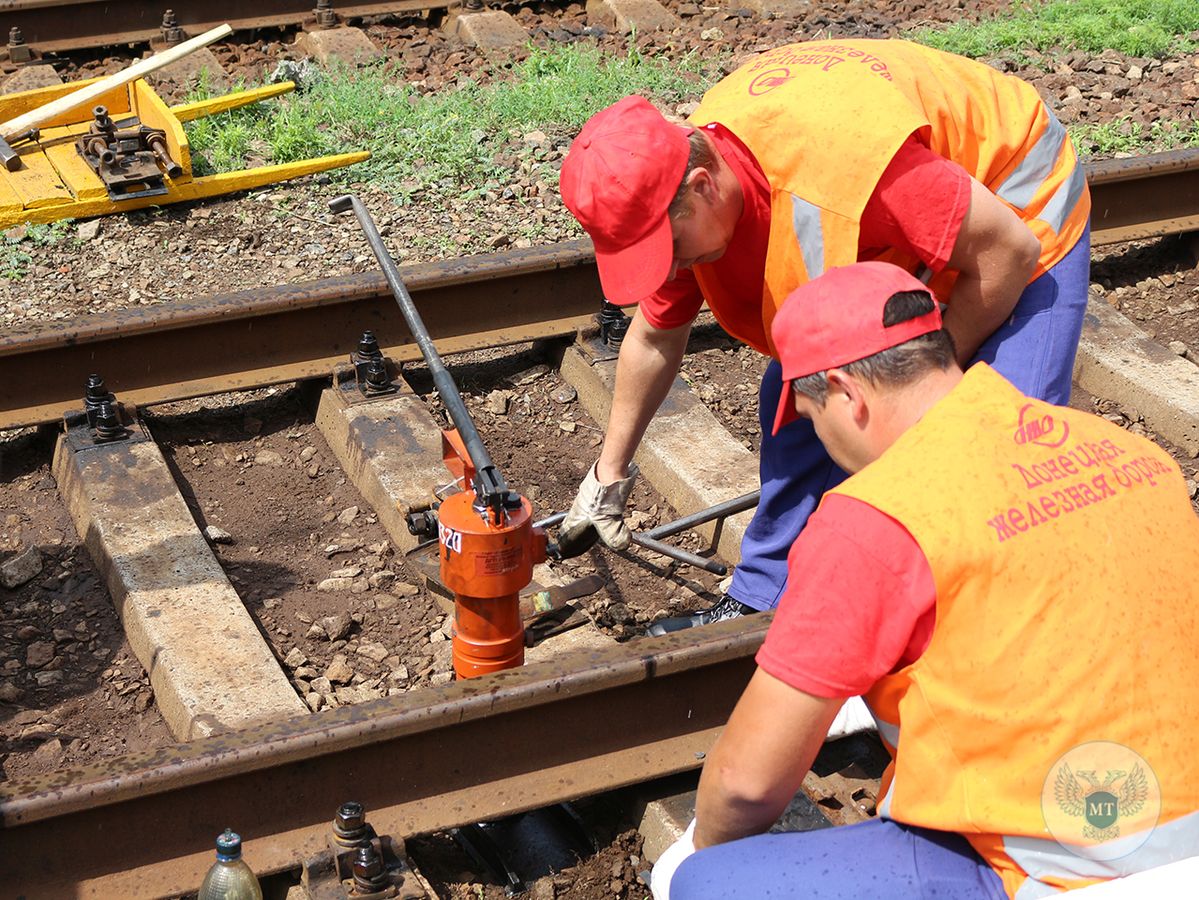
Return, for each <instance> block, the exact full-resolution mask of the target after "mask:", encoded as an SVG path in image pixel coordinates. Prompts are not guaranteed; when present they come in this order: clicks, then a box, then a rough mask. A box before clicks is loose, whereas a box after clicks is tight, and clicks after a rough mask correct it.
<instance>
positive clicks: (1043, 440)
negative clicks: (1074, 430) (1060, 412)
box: [1012, 403, 1070, 447]
mask: <svg viewBox="0 0 1199 900" xmlns="http://www.w3.org/2000/svg"><path fill="white" fill-rule="evenodd" d="M1032 409H1033V405H1032V404H1031V403H1026V404H1024V406H1023V408H1021V410H1020V423H1019V424H1018V425H1017V426H1016V433H1015V434H1014V435H1013V436H1012V439H1013V440H1014V441H1015V442H1016V443H1017V444H1036V445H1037V446H1038V447H1060V446H1061V445H1062V444H1064V443H1066V439H1067V438H1069V437H1070V423H1069V422H1058V421H1057V420H1056V419H1054V418H1053V416H1051V415H1048V414H1046V415H1043V416H1037V415H1036V414H1035V413H1033V412H1032ZM1059 425H1060V426H1061V427H1060V428H1059V427H1058V426H1059Z"/></svg>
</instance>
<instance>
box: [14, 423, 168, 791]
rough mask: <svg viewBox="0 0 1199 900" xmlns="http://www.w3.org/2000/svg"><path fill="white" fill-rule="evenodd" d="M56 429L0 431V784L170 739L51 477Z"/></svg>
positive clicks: (119, 624) (146, 683)
mask: <svg viewBox="0 0 1199 900" xmlns="http://www.w3.org/2000/svg"><path fill="white" fill-rule="evenodd" d="M52 450H53V436H52V435H50V434H49V433H42V432H26V433H24V434H21V435H9V436H7V438H6V439H0V564H6V563H9V562H11V561H12V560H13V559H14V558H16V557H17V556H20V555H22V554H26V553H31V552H32V553H33V554H34V555H35V556H36V557H37V559H38V561H39V562H40V565H38V564H36V563H35V565H34V566H32V567H31V569H30V571H33V570H34V569H37V572H36V574H35V575H33V576H32V577H31V578H30V579H29V580H27V581H25V582H24V583H22V584H18V585H16V586H14V587H12V588H8V587H0V780H9V779H13V778H25V777H31V776H35V775H43V774H45V773H47V772H53V771H56V770H57V769H60V768H63V767H65V766H71V765H78V764H80V763H85V762H91V761H93V760H96V759H99V758H101V757H105V756H117V755H121V754H123V753H126V752H130V751H134V750H144V749H149V748H152V747H160V746H162V745H164V744H169V743H171V742H172V737H171V733H170V731H169V730H168V729H167V726H166V723H165V722H164V721H163V719H162V717H161V716H160V715H159V714H158V710H157V709H156V708H155V706H154V694H153V691H152V690H151V689H150V681H149V676H147V674H146V672H145V671H144V670H143V669H142V667H141V665H140V664H139V663H138V661H137V659H136V657H134V655H133V652H132V651H131V650H130V648H129V645H128V643H127V642H126V641H125V633H124V630H123V629H122V628H121V623H120V620H119V619H118V618H117V614H116V611H115V610H114V609H113V607H112V603H111V602H110V601H109V598H108V591H107V589H106V588H105V587H104V585H103V583H102V580H101V578H100V575H99V573H98V572H97V571H96V569H95V567H94V566H93V565H92V561H91V558H90V557H89V556H88V553H87V551H86V550H85V549H84V548H83V546H82V545H81V544H80V542H79V539H78V536H77V535H76V532H75V526H74V524H73V523H72V521H71V518H70V515H69V514H68V513H67V510H66V508H65V507H64V506H63V504H62V502H61V501H60V500H59V498H58V492H57V489H56V487H55V483H54V479H53V477H52V476H51V475H50V463H49V460H50V453H51V451H52Z"/></svg>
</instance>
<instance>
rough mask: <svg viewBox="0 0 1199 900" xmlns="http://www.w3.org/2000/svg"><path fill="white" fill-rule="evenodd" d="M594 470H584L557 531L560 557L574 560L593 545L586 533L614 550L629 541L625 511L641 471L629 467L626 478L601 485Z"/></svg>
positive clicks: (592, 540)
mask: <svg viewBox="0 0 1199 900" xmlns="http://www.w3.org/2000/svg"><path fill="white" fill-rule="evenodd" d="M595 468H596V467H595V466H592V467H591V468H590V469H588V470H587V477H586V478H584V479H583V483H582V484H581V485H579V492H578V494H576V495H575V502H574V504H573V505H572V506H571V507H570V512H568V513H567V514H566V518H565V519H563V520H562V527H561V528H560V529H559V530H558V547H559V549H560V550H561V552H562V555H563V556H577V555H578V554H579V553H581V552H583V550H586V549H587V547H588V546H590V544H591V543H593V542H594V539H589V538H590V536H589V535H588V534H587V532H588V529H592V530H594V532H595V534H596V535H597V536H598V537H599V539H600V540H601V541H603V542H604V543H605V544H606V545H607V546H609V547H611V548H612V549H613V550H623V549H625V548H626V547H627V546H629V541H630V540H631V539H632V537H631V535H630V534H629V527H628V526H627V525H625V523H624V508H625V504H627V503H628V502H629V494H631V493H632V492H633V482H634V481H635V480H636V478H637V475H638V474H639V471H640V470H639V469H638V468H637V464H636V463H632V462H631V463H629V465H628V474H627V475H625V477H624V478H621V479H619V480H618V481H614V482H612V483H611V484H604V483H602V482H601V481H600V480H599V479H598V478H597V477H596V475H595Z"/></svg>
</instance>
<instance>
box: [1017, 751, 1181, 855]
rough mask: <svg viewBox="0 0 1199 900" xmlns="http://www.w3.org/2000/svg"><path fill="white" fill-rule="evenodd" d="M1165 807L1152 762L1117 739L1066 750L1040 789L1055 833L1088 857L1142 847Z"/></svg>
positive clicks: (1043, 807)
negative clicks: (1162, 807) (1119, 742)
mask: <svg viewBox="0 0 1199 900" xmlns="http://www.w3.org/2000/svg"><path fill="white" fill-rule="evenodd" d="M1161 806H1162V803H1161V787H1160V786H1159V785H1158V781H1157V776H1156V775H1155V774H1154V772H1153V769H1152V768H1151V767H1150V766H1149V763H1148V762H1146V761H1145V758H1144V757H1143V756H1141V755H1140V754H1139V753H1137V752H1136V751H1135V750H1132V749H1130V748H1129V747H1125V746H1124V745H1123V744H1117V743H1114V742H1112V741H1090V742H1088V743H1085V744H1079V745H1078V746H1077V747H1075V748H1073V749H1072V750H1070V751H1068V752H1067V753H1065V754H1064V755H1063V756H1062V757H1061V759H1059V760H1058V761H1057V762H1056V763H1054V764H1053V766H1052V767H1050V769H1049V774H1048V775H1046V776H1045V783H1044V785H1043V786H1042V789H1041V811H1042V812H1043V813H1044V816H1045V824H1046V826H1048V828H1049V831H1050V833H1051V834H1052V835H1053V837H1054V839H1055V840H1056V841H1057V842H1058V843H1059V844H1061V846H1063V847H1064V848H1066V849H1067V850H1069V851H1070V852H1071V853H1073V854H1075V855H1076V856H1083V857H1086V858H1087V859H1096V860H1109V859H1118V858H1119V857H1122V856H1127V855H1128V854H1130V853H1132V852H1133V851H1135V850H1137V849H1138V848H1139V847H1140V846H1141V845H1142V844H1144V843H1145V841H1147V840H1148V839H1149V835H1150V834H1152V833H1153V829H1154V827H1156V825H1157V819H1158V816H1159V815H1160V814H1161Z"/></svg>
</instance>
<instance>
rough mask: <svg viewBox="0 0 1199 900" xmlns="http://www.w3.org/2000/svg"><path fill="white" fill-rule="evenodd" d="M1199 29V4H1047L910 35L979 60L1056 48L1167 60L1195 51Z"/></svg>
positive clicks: (1074, 0)
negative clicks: (1010, 52) (1192, 36)
mask: <svg viewBox="0 0 1199 900" xmlns="http://www.w3.org/2000/svg"><path fill="white" fill-rule="evenodd" d="M1196 30H1199V2H1197V0H1047V2H1041V3H1037V2H1032V3H1017V4H1013V6H1012V8H1011V10H1010V11H1009V12H1008V13H1007V14H1005V15H1003V16H997V17H996V18H993V19H988V20H985V21H982V22H977V23H970V22H955V23H954V24H952V25H949V26H948V27H946V28H939V29H920V30H918V31H915V32H913V33H912V34H911V35H909V37H911V38H912V39H913V40H917V41H920V42H921V43H923V44H928V45H929V46H931V47H936V48H937V49H939V50H947V51H949V52H951V53H959V54H961V55H963V56H970V57H975V58H978V57H986V56H995V55H997V54H1000V53H1002V52H1004V51H1008V50H1014V51H1020V50H1022V49H1033V50H1047V49H1049V48H1050V47H1063V48H1066V49H1077V50H1085V51H1087V52H1089V53H1098V52H1100V51H1102V50H1108V49H1110V50H1118V51H1119V52H1121V53H1126V54H1128V55H1129V56H1156V57H1162V56H1167V55H1177V54H1180V53H1186V52H1189V51H1190V50H1192V49H1193V48H1194V46H1195V45H1194V42H1192V41H1190V40H1188V39H1187V38H1186V35H1187V34H1188V33H1189V32H1192V31H1196Z"/></svg>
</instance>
